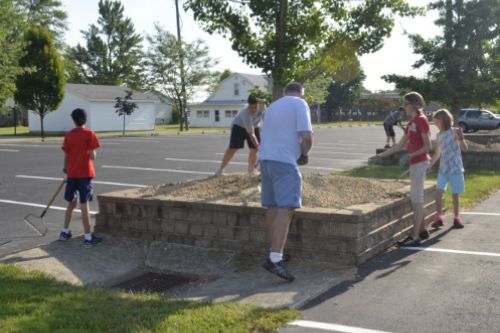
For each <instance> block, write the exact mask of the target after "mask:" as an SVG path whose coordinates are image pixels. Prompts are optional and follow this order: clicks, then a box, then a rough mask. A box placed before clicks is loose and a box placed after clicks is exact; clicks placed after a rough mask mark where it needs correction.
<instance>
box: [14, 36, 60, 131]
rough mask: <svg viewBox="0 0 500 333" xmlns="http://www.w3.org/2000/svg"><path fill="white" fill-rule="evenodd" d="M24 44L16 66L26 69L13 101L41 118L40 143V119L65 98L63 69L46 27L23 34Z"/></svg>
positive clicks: (17, 83) (19, 80)
mask: <svg viewBox="0 0 500 333" xmlns="http://www.w3.org/2000/svg"><path fill="white" fill-rule="evenodd" d="M26 44H27V46H26V48H25V50H24V55H23V56H22V57H21V59H20V60H19V65H20V66H22V67H24V68H28V69H29V70H27V71H26V72H24V73H22V74H20V75H18V76H17V78H16V89H17V90H16V92H15V94H14V98H15V100H16V103H18V104H20V105H22V106H23V107H25V108H27V109H29V110H32V111H33V112H34V113H35V114H37V115H38V116H40V125H41V126H40V129H41V138H42V141H43V140H44V138H45V134H44V128H43V119H44V118H45V116H46V115H47V113H49V112H51V111H54V110H55V109H56V108H57V107H58V106H59V104H60V103H61V101H62V99H63V98H64V85H65V76H64V68H63V65H62V61H61V58H60V56H59V53H57V50H56V48H55V46H54V42H53V39H52V35H51V33H50V32H49V30H48V29H47V28H43V27H42V28H40V27H39V28H37V27H32V28H30V29H29V30H28V32H27V33H26Z"/></svg>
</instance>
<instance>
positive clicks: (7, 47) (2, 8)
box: [0, 0, 24, 106]
mask: <svg viewBox="0 0 500 333" xmlns="http://www.w3.org/2000/svg"><path fill="white" fill-rule="evenodd" d="M23 30H24V17H23V15H22V13H21V11H20V10H19V9H18V8H17V7H16V6H15V5H14V4H13V3H12V1H11V0H0V50H1V51H0V106H2V105H3V104H4V103H5V100H6V99H8V98H9V97H12V95H13V93H14V91H15V88H16V85H15V78H16V76H17V75H18V74H20V73H21V72H22V67H20V66H19V61H18V60H19V57H20V56H21V52H22V49H23V44H24V39H23V38H22V36H23Z"/></svg>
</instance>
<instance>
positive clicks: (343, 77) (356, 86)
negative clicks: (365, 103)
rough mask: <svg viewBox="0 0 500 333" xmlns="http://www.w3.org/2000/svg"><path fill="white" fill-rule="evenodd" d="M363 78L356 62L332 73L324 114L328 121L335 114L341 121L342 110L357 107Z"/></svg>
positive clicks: (363, 75)
mask: <svg viewBox="0 0 500 333" xmlns="http://www.w3.org/2000/svg"><path fill="white" fill-rule="evenodd" d="M365 77H366V76H365V74H364V73H363V70H362V69H361V66H360V64H359V62H357V61H356V62H353V63H351V64H346V65H344V66H342V67H340V68H339V69H338V70H337V71H336V72H335V73H334V75H333V77H332V79H331V81H330V85H329V87H328V96H327V100H326V113H327V116H328V118H329V120H333V119H334V114H335V113H336V112H338V115H339V118H338V119H339V120H342V119H341V112H342V110H344V111H346V110H352V109H354V108H356V107H357V106H358V104H359V100H360V98H361V93H362V91H363V81H364V80H365Z"/></svg>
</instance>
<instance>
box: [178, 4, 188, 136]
mask: <svg viewBox="0 0 500 333" xmlns="http://www.w3.org/2000/svg"><path fill="white" fill-rule="evenodd" d="M175 14H176V21H177V41H178V42H179V52H180V54H179V69H180V72H181V96H182V102H181V109H180V110H179V115H180V130H181V131H182V130H183V128H185V129H186V131H187V130H189V126H188V119H187V97H186V73H185V69H184V49H183V47H182V38H181V25H180V15H179V0H175Z"/></svg>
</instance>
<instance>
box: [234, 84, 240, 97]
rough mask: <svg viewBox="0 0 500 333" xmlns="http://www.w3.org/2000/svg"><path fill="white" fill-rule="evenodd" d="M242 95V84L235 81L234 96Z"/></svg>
mask: <svg viewBox="0 0 500 333" xmlns="http://www.w3.org/2000/svg"><path fill="white" fill-rule="evenodd" d="M239 95H240V84H239V83H235V84H234V96H239Z"/></svg>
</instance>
